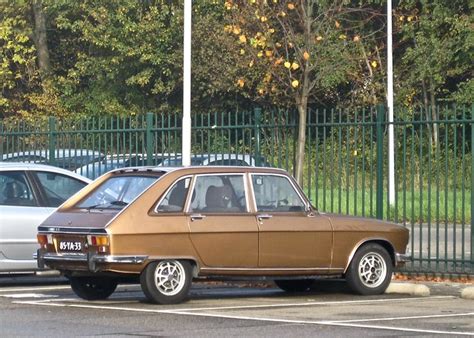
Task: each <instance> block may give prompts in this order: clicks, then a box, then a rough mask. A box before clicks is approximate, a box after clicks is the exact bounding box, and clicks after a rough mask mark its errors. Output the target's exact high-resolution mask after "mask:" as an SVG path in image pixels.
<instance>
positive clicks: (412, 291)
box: [385, 282, 430, 297]
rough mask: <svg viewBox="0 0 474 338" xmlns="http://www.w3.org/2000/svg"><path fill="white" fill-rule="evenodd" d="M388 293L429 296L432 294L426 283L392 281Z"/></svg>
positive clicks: (386, 291)
mask: <svg viewBox="0 0 474 338" xmlns="http://www.w3.org/2000/svg"><path fill="white" fill-rule="evenodd" d="M385 293H386V294H405V295H406V294H408V295H411V296H418V297H427V296H429V295H430V289H429V288H428V287H427V286H426V285H424V284H414V283H394V282H392V283H390V285H389V286H388V288H387V290H385Z"/></svg>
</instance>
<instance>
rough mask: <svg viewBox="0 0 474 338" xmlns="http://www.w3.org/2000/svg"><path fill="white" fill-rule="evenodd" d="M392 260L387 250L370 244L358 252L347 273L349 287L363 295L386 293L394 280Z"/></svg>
mask: <svg viewBox="0 0 474 338" xmlns="http://www.w3.org/2000/svg"><path fill="white" fill-rule="evenodd" d="M392 271H393V266H392V260H391V258H390V255H389V254H388V252H387V250H385V248H383V247H382V246H380V245H379V244H376V243H370V244H366V245H364V246H362V247H361V248H359V250H357V252H356V253H355V255H354V258H353V259H352V262H351V264H350V265H349V268H348V270H347V272H346V280H347V283H348V284H349V287H350V288H351V289H352V290H353V291H354V292H356V293H358V294H361V295H378V294H382V293H384V292H385V290H386V289H387V287H388V285H389V284H390V280H391V278H392Z"/></svg>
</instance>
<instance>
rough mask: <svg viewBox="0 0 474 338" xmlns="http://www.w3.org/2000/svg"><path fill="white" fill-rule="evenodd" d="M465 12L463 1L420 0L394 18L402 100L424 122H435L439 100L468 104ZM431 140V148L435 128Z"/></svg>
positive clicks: (468, 46)
mask: <svg viewBox="0 0 474 338" xmlns="http://www.w3.org/2000/svg"><path fill="white" fill-rule="evenodd" d="M470 10H471V7H470V6H469V2H468V1H465V0H454V1H448V2H446V1H441V0H436V1H433V0H430V1H427V0H422V1H416V2H410V3H406V4H404V5H402V6H401V7H400V8H399V9H398V11H397V13H396V14H397V15H396V16H397V18H398V20H397V22H398V25H399V29H400V31H401V47H402V48H401V49H402V50H401V53H400V54H401V60H402V61H401V63H400V64H399V68H400V69H402V74H401V75H402V76H400V78H401V81H400V82H401V83H403V85H400V89H401V90H402V93H401V94H402V95H403V96H404V97H405V98H407V99H408V101H409V102H410V103H412V104H417V103H418V102H419V103H421V104H422V105H423V106H424V111H425V115H426V118H427V120H428V121H433V120H434V121H436V120H438V119H439V116H438V113H437V109H436V106H437V104H438V103H439V101H441V100H442V101H448V102H449V101H453V98H456V101H458V103H465V104H470V103H471V101H472V94H473V84H472V83H473V82H472V49H473V47H474V42H473V39H472V21H471V20H472V18H471V17H472V15H471V13H470ZM403 89H405V90H403ZM431 136H432V144H433V145H434V146H436V145H437V140H438V125H437V124H433V128H432V131H431Z"/></svg>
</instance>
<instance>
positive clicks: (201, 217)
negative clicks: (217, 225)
mask: <svg viewBox="0 0 474 338" xmlns="http://www.w3.org/2000/svg"><path fill="white" fill-rule="evenodd" d="M204 218H206V216H205V215H201V214H192V215H191V221H197V220H201V219H204Z"/></svg>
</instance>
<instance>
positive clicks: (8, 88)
mask: <svg viewBox="0 0 474 338" xmlns="http://www.w3.org/2000/svg"><path fill="white" fill-rule="evenodd" d="M28 13H29V12H28V6H27V4H26V3H24V2H21V1H18V2H13V1H9V2H0V116H3V117H6V116H11V115H14V114H17V113H24V112H27V111H29V110H30V109H31V105H30V101H29V97H28V94H29V93H31V92H35V91H37V89H38V84H39V73H38V69H37V66H36V50H35V47H34V44H33V42H32V41H31V38H30V36H31V34H32V30H31V26H30V24H29V22H28Z"/></svg>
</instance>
